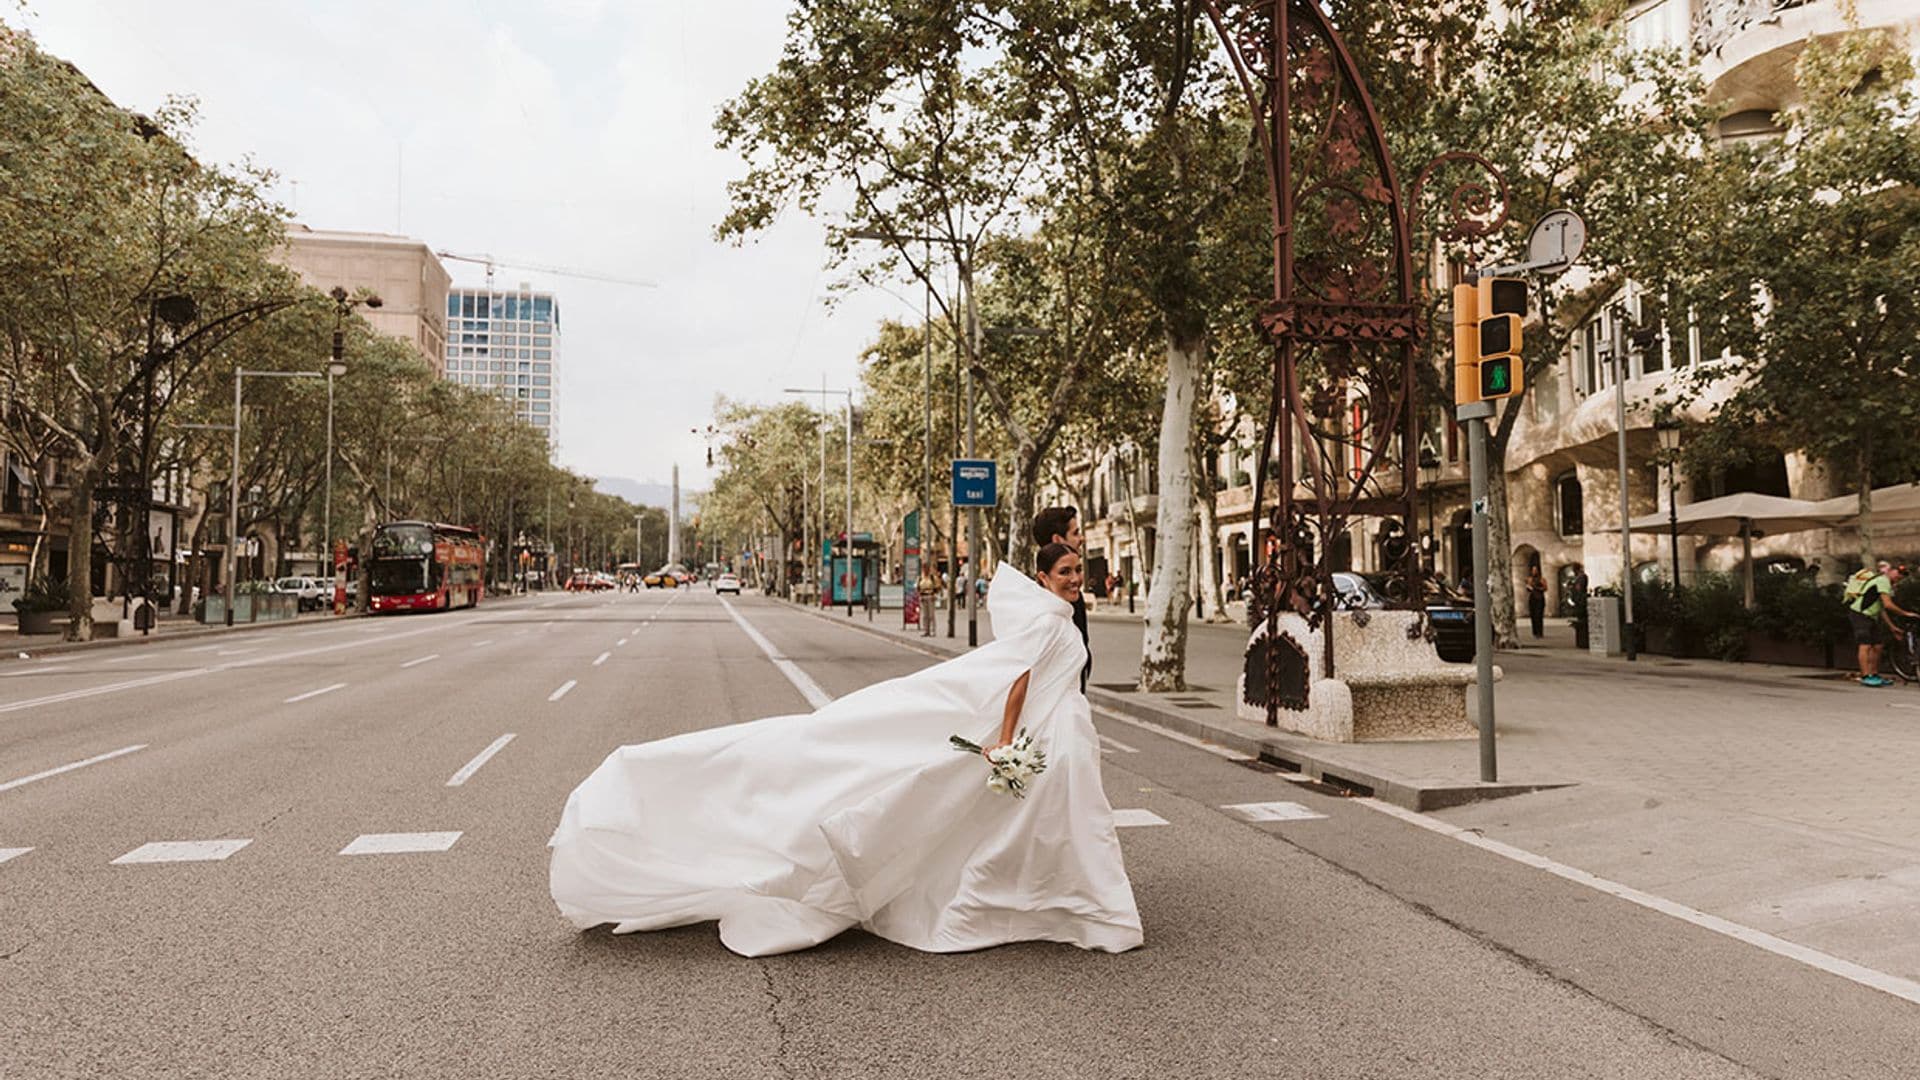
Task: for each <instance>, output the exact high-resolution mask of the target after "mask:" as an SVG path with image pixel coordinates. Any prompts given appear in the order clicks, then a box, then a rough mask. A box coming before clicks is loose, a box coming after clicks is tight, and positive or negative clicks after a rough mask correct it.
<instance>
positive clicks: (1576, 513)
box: [1553, 472, 1586, 540]
mask: <svg viewBox="0 0 1920 1080" xmlns="http://www.w3.org/2000/svg"><path fill="white" fill-rule="evenodd" d="M1553 517H1554V522H1553V523H1554V526H1555V527H1556V528H1558V529H1559V530H1560V535H1561V537H1562V538H1563V539H1569V540H1571V539H1572V538H1574V537H1576V536H1579V535H1580V534H1581V533H1582V532H1584V531H1585V529H1586V503H1585V498H1584V495H1583V493H1582V492H1581V490H1580V476H1579V474H1578V473H1571V472H1567V473H1561V474H1560V476H1559V478H1558V479H1556V480H1554V482H1553Z"/></svg>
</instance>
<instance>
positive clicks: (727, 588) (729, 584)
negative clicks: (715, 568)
mask: <svg viewBox="0 0 1920 1080" xmlns="http://www.w3.org/2000/svg"><path fill="white" fill-rule="evenodd" d="M713 591H714V592H717V593H723V592H730V593H732V594H733V595H735V596H739V595H740V576H739V575H738V574H721V575H720V576H719V577H717V578H714V579H713Z"/></svg>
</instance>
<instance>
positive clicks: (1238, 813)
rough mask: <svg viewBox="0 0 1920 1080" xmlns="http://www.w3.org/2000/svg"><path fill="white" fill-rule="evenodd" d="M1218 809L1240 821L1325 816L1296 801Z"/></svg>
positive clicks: (1308, 818)
mask: <svg viewBox="0 0 1920 1080" xmlns="http://www.w3.org/2000/svg"><path fill="white" fill-rule="evenodd" d="M1220 809H1222V810H1225V811H1226V812H1228V813H1230V814H1232V815H1234V816H1235V817H1238V818H1239V819H1240V820H1242V821H1316V820H1320V819H1322V818H1325V817H1326V816H1327V815H1325V814H1321V813H1316V812H1314V811H1312V810H1309V809H1307V808H1306V807H1304V806H1302V805H1300V804H1299V803H1297V802H1253V803H1235V804H1233V805H1231V806H1223V807H1221V808H1220Z"/></svg>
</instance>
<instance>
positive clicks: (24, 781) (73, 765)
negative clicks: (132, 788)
mask: <svg viewBox="0 0 1920 1080" xmlns="http://www.w3.org/2000/svg"><path fill="white" fill-rule="evenodd" d="M146 748H147V744H146V743H136V744H134V745H132V746H123V747H121V748H120V749H118V750H109V751H107V752H106V753H104V754H95V755H94V756H92V757H90V758H88V759H86V760H85V761H74V762H69V763H68V764H65V765H58V766H55V767H54V768H51V769H47V770H45V771H42V772H37V773H34V774H33V775H32V776H23V777H21V778H20V779H18V780H9V781H7V782H6V783H4V784H0V791H12V790H13V789H14V788H17V787H25V786H27V785H28V784H31V783H33V782H34V781H35V780H45V779H46V778H47V777H49V776H59V775H60V774H61V773H70V772H72V771H73V770H75V769H84V768H86V767H87V766H89V765H98V764H99V763H101V762H103V761H107V760H110V759H112V758H117V757H120V756H121V755H123V754H131V753H133V752H134V751H136V750H145V749H146Z"/></svg>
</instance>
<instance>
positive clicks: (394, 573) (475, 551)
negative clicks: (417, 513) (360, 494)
mask: <svg viewBox="0 0 1920 1080" xmlns="http://www.w3.org/2000/svg"><path fill="white" fill-rule="evenodd" d="M486 559H487V544H486V540H485V539H484V538H482V537H481V535H480V534H479V533H478V532H475V531H474V530H472V529H469V528H467V527H466V526H464V525H442V524H438V523H435V522H426V521H395V522H390V523H388V524H386V525H382V526H380V527H379V528H377V529H375V530H374V532H373V558H372V559H370V560H369V561H368V567H367V571H368V576H369V586H370V587H369V589H368V596H367V610H368V611H371V612H390V611H447V610H450V609H452V608H457V607H474V606H477V605H478V604H479V603H480V594H481V592H482V590H483V582H484V580H485V572H486Z"/></svg>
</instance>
